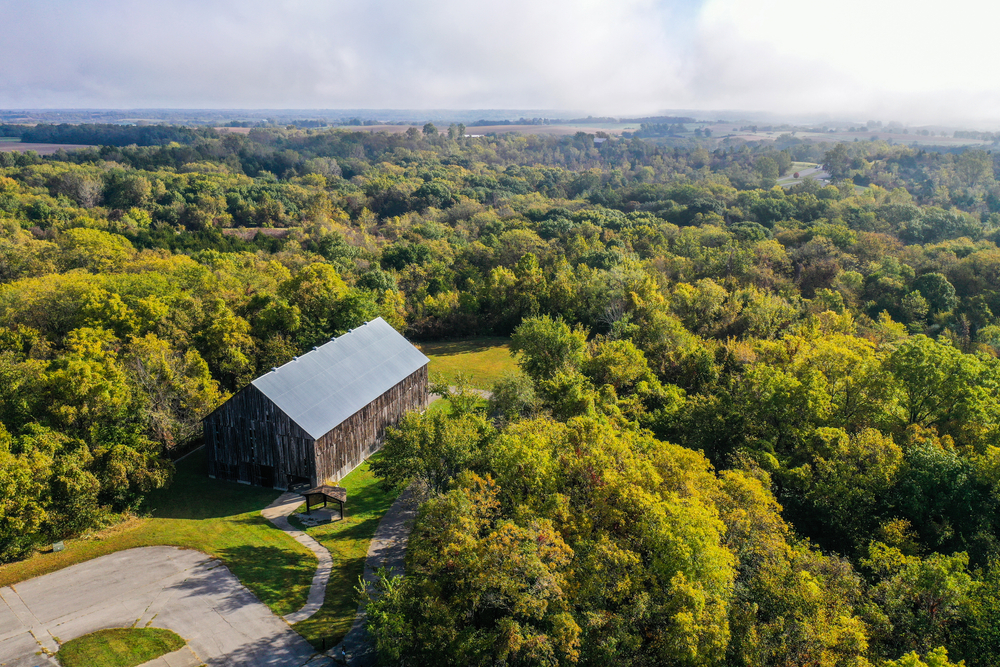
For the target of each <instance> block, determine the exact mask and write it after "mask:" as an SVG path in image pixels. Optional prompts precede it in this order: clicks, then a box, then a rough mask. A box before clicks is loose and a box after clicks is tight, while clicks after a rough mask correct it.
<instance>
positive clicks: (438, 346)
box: [417, 338, 517, 389]
mask: <svg viewBox="0 0 1000 667" xmlns="http://www.w3.org/2000/svg"><path fill="white" fill-rule="evenodd" d="M417 347H419V348H420V351H421V352H423V353H424V354H426V355H427V357H428V358H429V359H430V360H431V363H430V366H429V368H428V370H429V371H430V374H431V379H432V380H433V379H434V378H435V377H440V378H442V379H444V380H445V381H446V382H453V381H454V380H455V378H457V377H458V374H459V373H465V375H466V376H467V377H469V379H470V383H471V384H472V386H473V387H478V388H479V389H490V388H491V387H492V386H493V384H494V383H495V382H496V381H497V380H499V379H500V378H501V377H503V375H504V374H505V373H510V372H512V371H515V370H517V362H516V361H515V360H514V357H513V355H511V353H510V340H509V339H507V338H470V339H465V340H446V341H435V342H431V343H420V344H419V345H418V346H417Z"/></svg>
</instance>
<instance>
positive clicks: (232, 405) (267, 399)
mask: <svg viewBox="0 0 1000 667" xmlns="http://www.w3.org/2000/svg"><path fill="white" fill-rule="evenodd" d="M427 363H428V359H427V357H425V356H424V355H423V354H422V353H421V352H420V350H418V349H417V348H415V347H413V345H411V344H410V343H409V342H408V341H407V340H406V339H405V338H403V336H401V335H400V334H399V333H398V332H397V331H396V330H395V329H393V328H392V327H391V326H389V324H388V323H387V322H386V321H385V320H383V319H382V318H381V317H380V318H378V319H375V320H372V321H371V322H368V323H366V324H364V325H363V326H361V327H358V328H357V329H353V330H352V331H350V332H348V333H346V334H344V335H343V336H340V337H339V338H335V339H333V340H331V341H330V342H328V343H326V344H325V345H322V346H320V347H316V348H313V350H312V351H311V352H309V353H308V354H305V355H303V356H301V357H296V358H295V359H293V360H292V361H289V362H288V363H287V364H285V365H284V366H282V367H280V368H274V369H271V372H269V373H266V374H264V375H262V376H260V377H259V378H257V379H256V380H254V381H253V382H251V383H250V384H249V385H247V386H246V387H245V388H243V389H242V390H241V391H239V392H238V393H236V394H235V395H234V396H233V397H232V398H230V399H229V400H228V401H226V402H225V403H224V404H222V405H221V406H220V407H219V408H218V409H216V410H215V411H214V412H213V413H211V414H210V415H208V416H207V417H206V418H205V419H204V422H203V423H204V433H205V445H206V450H207V451H208V473H209V476H211V477H214V478H216V479H227V480H232V481H236V482H243V483H246V484H254V485H257V486H267V487H274V488H288V486H289V485H291V484H298V483H305V484H309V485H310V486H316V485H319V484H322V483H324V482H325V481H328V480H339V479H340V478H342V477H343V476H345V475H346V474H347V473H349V472H350V471H351V470H353V469H354V468H355V467H357V466H358V465H359V464H360V463H361V462H362V461H364V460H365V459H366V458H367V457H368V456H370V455H371V454H372V453H374V452H375V451H377V450H378V449H379V448H380V447H381V446H382V440H383V437H384V435H385V428H386V427H387V426H389V425H391V424H393V423H395V422H396V421H397V420H399V419H400V418H401V417H402V416H403V415H404V414H406V413H407V412H408V411H410V410H423V409H424V408H425V407H426V406H427V401H428V381H427Z"/></svg>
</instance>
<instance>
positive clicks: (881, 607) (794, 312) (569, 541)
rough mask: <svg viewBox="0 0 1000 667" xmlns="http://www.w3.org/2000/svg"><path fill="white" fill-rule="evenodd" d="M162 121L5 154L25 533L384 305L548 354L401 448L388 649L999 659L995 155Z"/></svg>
mask: <svg viewBox="0 0 1000 667" xmlns="http://www.w3.org/2000/svg"><path fill="white" fill-rule="evenodd" d="M56 127H63V126H56ZM66 128H67V129H61V130H56V129H45V130H44V131H45V132H59V133H62V134H61V135H60V136H63V137H72V136H74V135H73V134H72V132H84V131H91V132H92V133H93V132H97V130H93V128H91V129H89V130H88V129H87V128H79V127H76V128H75V127H74V126H66ZM0 129H3V128H0ZM139 129H142V128H139ZM668 129H669V128H668ZM19 131H21V130H19ZM37 131H39V132H41V131H42V130H37ZM100 131H101V132H103V131H104V130H100ZM136 131H137V129H136ZM144 131H145V130H144ZM156 131H157V132H159V133H160V134H150V133H148V132H147V134H146V135H142V136H147V137H148V143H150V145H142V144H145V143H147V141H146V140H140V139H139V138H138V137H139V136H140V135H139V134H136V132H134V131H133V130H128V131H124V130H123V131H122V134H120V135H115V134H114V131H112V129H110V128H109V129H107V136H108V137H109V138H108V139H107V140H102V141H100V142H99V143H101V144H103V145H101V146H97V147H94V148H87V149H82V150H77V151H72V152H62V153H57V154H56V155H54V156H51V157H48V158H41V157H39V156H37V155H34V154H31V153H28V154H18V153H6V152H5V153H0V230H2V232H0V378H2V381H0V559H2V560H4V561H9V560H14V559H17V558H21V557H23V556H25V555H27V554H29V553H31V551H32V550H33V549H36V548H38V547H39V546H40V545H42V544H44V543H47V542H51V541H53V540H56V539H61V538H63V537H67V536H70V535H76V534H79V533H81V532H84V531H86V530H90V529H93V528H95V527H100V526H102V525H107V524H109V523H111V522H114V521H116V520H119V519H120V518H121V517H122V516H124V515H127V514H128V513H129V512H134V511H137V510H138V509H139V508H140V507H141V503H142V499H143V497H144V496H145V494H147V493H148V492H149V491H151V490H152V489H155V488H160V487H163V486H165V485H168V484H169V483H170V477H171V469H172V467H171V463H170V461H171V459H172V458H174V457H175V456H176V455H177V454H178V453H180V452H183V451H187V449H188V448H190V447H191V446H192V445H194V444H196V443H197V440H198V438H199V420H200V419H201V418H202V417H204V416H205V414H207V413H208V412H209V411H211V410H212V409H214V408H215V407H216V406H218V405H219V404H221V402H222V401H224V400H225V399H226V398H227V396H228V395H230V394H231V393H232V392H235V391H238V390H239V389H240V388H242V387H243V386H245V385H246V384H247V382H249V381H250V380H251V379H252V378H254V377H256V376H257V375H258V374H260V373H262V372H265V371H266V370H268V369H270V368H272V367H274V366H277V365H280V364H282V363H284V362H285V361H287V360H289V359H291V358H292V357H293V356H295V355H298V354H300V353H302V352H303V351H305V350H308V349H310V348H311V347H312V346H314V345H316V344H318V343H321V342H323V341H325V340H328V339H329V338H330V337H331V336H334V335H337V334H339V333H341V332H344V331H347V330H348V329H351V328H353V327H356V326H358V325H359V324H361V323H362V322H365V321H368V320H370V319H372V318H374V317H376V316H381V317H384V318H385V319H386V320H387V321H388V322H390V323H391V324H392V325H393V326H394V327H396V328H397V329H399V330H400V331H402V332H404V333H405V334H406V335H408V336H409V337H411V338H413V339H441V338H453V337H466V336H479V335H498V336H510V337H511V346H512V350H514V351H515V352H516V354H517V357H518V361H519V366H520V371H519V373H517V374H515V375H511V376H509V377H506V378H504V379H503V380H501V381H500V382H499V383H498V384H497V386H496V387H494V389H493V392H492V399H491V401H490V402H489V405H488V406H485V407H482V406H481V407H476V403H475V401H460V400H459V401H452V409H451V411H450V412H447V411H446V412H438V413H436V414H425V415H411V416H410V417H408V418H407V419H406V420H405V421H404V422H402V423H401V424H399V425H398V427H397V428H396V429H395V430H394V431H392V433H391V434H390V436H389V437H388V439H387V443H386V446H385V450H384V452H383V454H382V455H381V458H380V459H379V460H378V461H377V462H376V463H375V464H373V469H374V470H375V471H376V472H377V474H378V475H379V476H380V477H381V478H382V481H383V483H384V484H386V485H387V486H390V487H393V488H402V487H404V486H407V485H411V484H412V485H414V486H413V488H415V489H417V490H418V491H419V495H420V498H421V501H422V504H421V508H420V513H419V517H418V519H417V522H416V526H415V528H414V534H413V538H412V541H411V548H410V552H409V555H408V559H409V560H408V564H407V573H408V574H407V576H406V577H405V578H404V579H401V580H392V579H383V580H381V581H380V582H379V584H378V586H377V590H375V591H371V592H370V595H371V596H372V599H371V602H370V611H369V623H370V629H371V630H372V632H373V635H374V637H375V639H376V642H377V644H378V649H379V654H380V658H381V659H382V660H383V661H384V662H385V663H386V664H442V662H441V661H442V658H441V656H442V655H444V656H448V658H447V660H446V661H450V662H449V664H451V663H453V664H547V665H550V664H608V663H609V662H615V663H616V664H619V663H620V664H635V665H646V664H663V665H702V664H725V665H733V666H736V665H775V666H778V665H816V666H820V665H823V666H826V665H856V666H863V665H887V666H889V665H892V666H895V665H912V666H918V665H925V664H926V665H948V664H953V663H955V664H957V663H958V662H959V661H961V660H964V661H965V664H967V665H970V666H971V665H995V664H1000V663H998V658H997V656H998V655H1000V634H998V633H997V631H996V628H997V627H998V624H1000V602H998V600H1000V563H998V560H997V559H998V557H1000V523H998V521H1000V520H998V518H997V517H998V516H1000V514H998V510H1000V506H998V504H1000V447H998V434H1000V433H998V432H1000V391H998V389H1000V361H998V355H1000V319H998V314H1000V248H998V246H997V242H998V240H1000V184H998V183H997V181H996V176H997V173H998V171H997V167H998V165H997V163H996V160H995V157H994V156H993V155H992V154H991V153H989V152H986V151H984V150H980V149H966V150H962V151H953V152H948V151H932V150H926V149H918V148H912V147H907V146H899V145H890V144H888V143H886V142H882V141H877V140H876V141H865V142H857V143H852V144H843V143H841V144H832V143H831V144H822V143H806V142H788V143H787V145H785V146H782V145H781V144H778V145H775V144H770V143H766V142H743V141H717V142H713V143H711V144H710V143H708V142H707V141H702V140H695V139H684V140H676V141H671V142H660V141H659V139H660V138H662V137H659V135H657V134H656V133H655V132H653V131H652V130H650V132H651V133H652V134H651V136H656V137H658V138H657V141H656V142H654V141H647V140H644V139H643V138H642V137H639V136H635V137H630V138H618V137H610V138H608V139H607V140H606V141H603V142H599V143H595V142H594V137H593V136H592V135H587V134H584V133H580V134H577V135H575V136H568V137H556V136H544V135H532V136H520V135H516V134H508V135H491V136H487V137H467V136H465V135H464V131H463V128H460V127H458V126H451V127H448V128H441V129H440V131H439V130H438V129H437V128H435V127H433V126H430V128H427V127H425V128H424V131H423V132H421V131H419V130H417V129H416V128H413V129H411V130H410V131H407V132H405V133H401V134H388V133H375V132H370V131H359V132H355V131H346V130H320V129H304V130H300V129H278V128H255V129H253V130H251V131H250V132H249V133H248V134H235V133H230V134H219V133H216V132H215V131H214V130H198V131H192V130H186V129H184V128H170V127H166V126H160V127H158V128H157V129H156ZM150 132H151V131H150ZM98 134H100V132H98ZM21 136H24V135H23V131H22V135H21ZM80 136H83V135H80ZM116 136H120V137H122V139H121V140H117V139H115V138H114V137H116ZM34 140H39V141H40V140H42V139H34ZM48 140H52V139H48ZM124 141H128V143H127V144H124V143H123V142H124ZM84 143H89V142H84ZM803 161H805V162H814V163H819V164H822V165H824V166H825V172H826V173H828V174H829V177H828V178H826V179H824V180H809V179H805V180H801V181H797V182H795V183H783V184H782V185H779V184H778V180H779V179H781V178H782V177H784V176H787V175H788V174H789V170H791V169H792V168H793V164H794V163H796V162H803Z"/></svg>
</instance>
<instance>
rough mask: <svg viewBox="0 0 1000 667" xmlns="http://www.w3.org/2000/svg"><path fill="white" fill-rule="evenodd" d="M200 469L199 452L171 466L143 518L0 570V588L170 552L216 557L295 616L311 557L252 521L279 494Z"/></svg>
mask: <svg viewBox="0 0 1000 667" xmlns="http://www.w3.org/2000/svg"><path fill="white" fill-rule="evenodd" d="M205 469H206V460H205V451H204V450H201V451H198V452H195V453H194V454H192V455H191V456H189V457H188V458H186V459H185V460H183V461H181V462H180V463H179V464H177V472H176V475H175V477H174V482H173V484H172V485H171V486H170V488H168V489H165V490H162V491H158V492H156V493H153V494H151V495H150V497H149V499H148V501H147V505H148V509H149V513H150V516H149V517H148V518H137V519H133V520H131V521H127V522H125V523H123V524H119V525H117V526H114V527H112V528H109V529H108V530H105V531H103V532H101V533H98V534H96V535H93V536H90V537H88V538H81V539H73V540H66V543H65V544H66V549H65V550H64V551H59V552H55V553H37V554H35V555H34V556H32V557H30V558H28V559H26V560H23V561H19V562H17V563H10V564H8V565H4V566H2V567H0V586H8V585H10V584H12V583H16V582H18V581H23V580H25V579H30V578H31V577H37V576H39V575H42V574H47V573H49V572H54V571H56V570H61V569H62V568H64V567H68V566H70V565H73V564H75V563H81V562H83V561H87V560H90V559H92V558H97V557H98V556H103V555H105V554H109V553H112V552H115V551H121V550H123V549H131V548H133V547H146V546H155V545H170V546H178V547H187V548H190V549H197V550H199V551H203V552H205V553H207V554H210V555H212V556H217V557H218V558H219V559H221V560H222V561H223V562H224V563H225V564H226V565H227V566H228V567H229V569H230V570H232V572H233V574H235V575H236V576H237V578H239V580H240V581H241V582H242V583H243V584H244V585H245V586H246V587H247V588H249V589H250V590H251V591H253V593H254V595H256V596H257V597H258V598H260V600H261V602H264V603H265V604H266V605H267V606H268V607H270V608H271V609H272V610H273V611H274V613H276V614H278V615H284V614H288V613H290V612H292V611H296V610H298V609H300V608H301V607H302V605H304V604H305V602H306V597H307V596H308V593H309V585H310V583H311V582H312V577H313V574H314V573H315V571H316V557H315V556H314V555H313V554H312V552H311V551H309V550H308V549H306V548H305V547H304V546H302V545H300V544H299V543H298V542H296V541H295V540H293V539H292V538H291V537H289V536H288V535H287V534H285V533H284V532H282V531H280V530H278V529H277V528H275V527H274V526H273V525H271V524H270V523H269V522H268V521H267V520H266V519H264V518H263V517H261V516H260V510H261V509H263V508H264V507H266V506H267V505H268V504H270V503H271V501H273V500H274V499H275V498H277V497H278V495H279V492H278V491H275V490H273V489H262V488H259V487H254V486H247V485H245V484H236V483H234V482H223V481H220V480H214V479H209V478H208V476H207V475H206V474H205ZM365 548H366V549H367V543H366V547H365Z"/></svg>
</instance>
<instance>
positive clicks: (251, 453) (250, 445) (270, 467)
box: [204, 385, 316, 488]
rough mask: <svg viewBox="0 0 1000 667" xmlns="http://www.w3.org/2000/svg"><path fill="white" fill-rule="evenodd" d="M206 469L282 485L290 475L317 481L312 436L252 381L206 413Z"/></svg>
mask: <svg viewBox="0 0 1000 667" xmlns="http://www.w3.org/2000/svg"><path fill="white" fill-rule="evenodd" d="M204 425H205V429H204V432H205V445H206V450H207V451H208V474H209V475H210V476H212V477H216V478H218V479H228V480H231V481H236V482H245V483H247V484H255V485H257V486H270V487H275V488H286V487H287V486H288V483H289V480H290V478H291V476H295V477H302V478H305V479H308V480H311V481H312V482H313V483H315V482H316V470H315V465H314V463H315V460H314V457H313V449H314V441H313V439H312V437H310V435H309V434H308V433H306V432H305V431H303V430H302V429H301V428H299V426H298V425H296V424H295V423H294V422H292V421H291V420H290V419H289V418H288V415H286V414H285V413H284V412H282V411H281V410H280V409H278V407H277V406H276V405H275V404H274V403H272V402H271V401H270V400H269V399H268V398H267V397H266V396H264V395H263V394H262V393H261V392H260V390H259V389H257V388H256V387H254V386H253V385H249V386H247V387H246V388H245V389H243V390H242V391H240V392H239V393H237V394H236V395H235V396H233V397H232V398H230V399H229V400H228V401H226V403H225V404H223V405H222V406H221V407H220V408H219V409H218V410H216V411H215V412H213V413H212V414H210V415H209V416H208V417H206V418H205V422H204Z"/></svg>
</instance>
